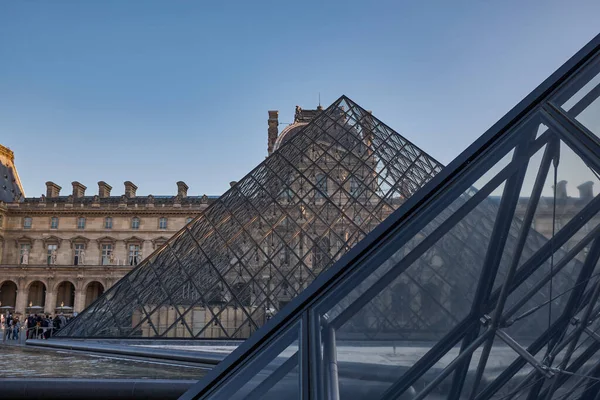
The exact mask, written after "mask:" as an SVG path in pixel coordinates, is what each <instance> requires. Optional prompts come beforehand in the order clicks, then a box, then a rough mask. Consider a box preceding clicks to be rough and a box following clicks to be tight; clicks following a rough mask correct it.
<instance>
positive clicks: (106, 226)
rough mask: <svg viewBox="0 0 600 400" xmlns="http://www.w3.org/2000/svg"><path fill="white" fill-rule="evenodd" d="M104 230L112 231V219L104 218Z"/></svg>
mask: <svg viewBox="0 0 600 400" xmlns="http://www.w3.org/2000/svg"><path fill="white" fill-rule="evenodd" d="M104 229H112V217H106V218H104Z"/></svg>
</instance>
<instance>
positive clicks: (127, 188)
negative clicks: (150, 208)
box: [125, 181, 137, 198]
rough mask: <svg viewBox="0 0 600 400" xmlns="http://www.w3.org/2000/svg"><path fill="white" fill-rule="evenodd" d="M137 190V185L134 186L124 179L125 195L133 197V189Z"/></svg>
mask: <svg viewBox="0 0 600 400" xmlns="http://www.w3.org/2000/svg"><path fill="white" fill-rule="evenodd" d="M136 190H137V186H135V185H134V184H133V183H132V182H130V181H125V196H127V197H129V198H132V197H135V191H136Z"/></svg>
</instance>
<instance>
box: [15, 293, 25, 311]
mask: <svg viewBox="0 0 600 400" xmlns="http://www.w3.org/2000/svg"><path fill="white" fill-rule="evenodd" d="M25 307H27V290H26V289H25V288H21V287H19V289H18V290H17V304H15V312H16V313H20V314H22V315H25Z"/></svg>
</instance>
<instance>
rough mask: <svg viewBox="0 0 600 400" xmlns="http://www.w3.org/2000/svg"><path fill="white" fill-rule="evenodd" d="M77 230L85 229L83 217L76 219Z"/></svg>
mask: <svg viewBox="0 0 600 400" xmlns="http://www.w3.org/2000/svg"><path fill="white" fill-rule="evenodd" d="M77 229H85V217H79V218H77Z"/></svg>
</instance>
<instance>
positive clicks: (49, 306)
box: [44, 288, 56, 314]
mask: <svg viewBox="0 0 600 400" xmlns="http://www.w3.org/2000/svg"><path fill="white" fill-rule="evenodd" d="M55 308H56V288H55V289H54V290H50V288H46V305H45V306H44V312H45V313H46V314H54V309H55Z"/></svg>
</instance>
